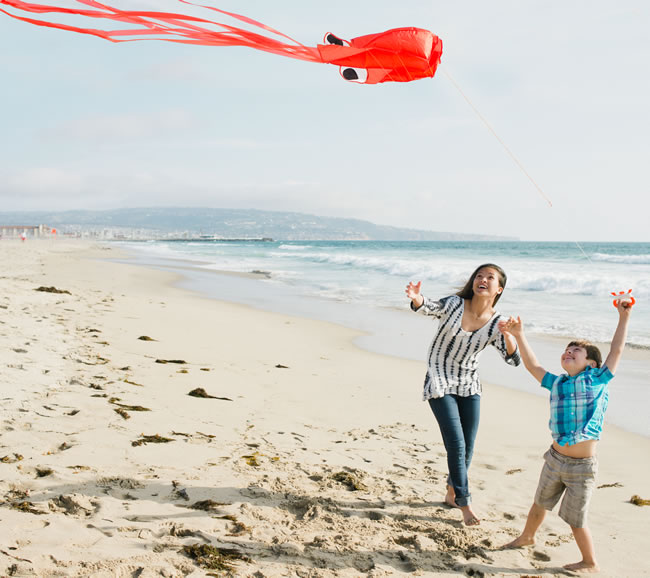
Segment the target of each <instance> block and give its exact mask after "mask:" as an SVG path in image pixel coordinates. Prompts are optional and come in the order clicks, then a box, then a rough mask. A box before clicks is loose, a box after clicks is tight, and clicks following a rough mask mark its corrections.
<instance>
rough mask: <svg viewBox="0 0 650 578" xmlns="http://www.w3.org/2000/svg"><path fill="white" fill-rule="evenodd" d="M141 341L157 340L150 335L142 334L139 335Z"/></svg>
mask: <svg viewBox="0 0 650 578" xmlns="http://www.w3.org/2000/svg"><path fill="white" fill-rule="evenodd" d="M138 339H139V340H140V341H156V339H153V338H152V337H149V336H148V335H140V337H138Z"/></svg>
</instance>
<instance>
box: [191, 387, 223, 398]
mask: <svg viewBox="0 0 650 578" xmlns="http://www.w3.org/2000/svg"><path fill="white" fill-rule="evenodd" d="M187 395H191V396H192V397H203V398H206V399H221V400H223V401H232V399H230V398H229V397H217V396H216V395H210V394H209V393H208V392H207V391H205V389H203V388H202V387H197V388H196V389H193V390H192V391H190V392H189V393H188V394H187Z"/></svg>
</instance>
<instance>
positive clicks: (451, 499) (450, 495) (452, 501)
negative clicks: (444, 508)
mask: <svg viewBox="0 0 650 578" xmlns="http://www.w3.org/2000/svg"><path fill="white" fill-rule="evenodd" d="M445 504H447V505H448V506H450V507H451V508H458V505H457V504H456V492H454V488H453V486H447V495H446V496H445Z"/></svg>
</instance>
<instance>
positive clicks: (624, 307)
mask: <svg viewBox="0 0 650 578" xmlns="http://www.w3.org/2000/svg"><path fill="white" fill-rule="evenodd" d="M616 309H618V314H619V316H620V317H625V318H626V319H627V318H629V317H630V313H632V303H630V302H629V301H625V300H624V299H619V300H618V304H617V305H616Z"/></svg>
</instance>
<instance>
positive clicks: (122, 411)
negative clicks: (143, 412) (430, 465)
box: [113, 407, 131, 419]
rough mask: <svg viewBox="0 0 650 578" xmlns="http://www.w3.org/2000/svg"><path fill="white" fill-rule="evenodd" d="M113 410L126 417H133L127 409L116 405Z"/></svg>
mask: <svg viewBox="0 0 650 578" xmlns="http://www.w3.org/2000/svg"><path fill="white" fill-rule="evenodd" d="M113 411H114V412H115V413H116V414H117V415H119V416H121V417H123V418H124V419H131V416H130V415H129V414H128V413H127V412H126V411H124V410H123V409H122V408H121V407H116V408H115V409H113Z"/></svg>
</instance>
